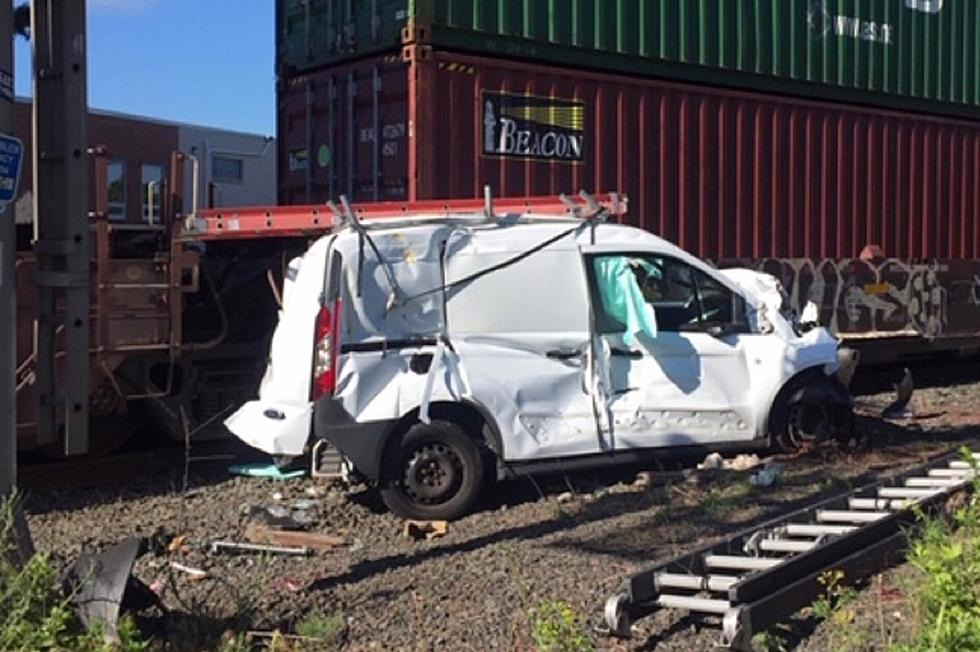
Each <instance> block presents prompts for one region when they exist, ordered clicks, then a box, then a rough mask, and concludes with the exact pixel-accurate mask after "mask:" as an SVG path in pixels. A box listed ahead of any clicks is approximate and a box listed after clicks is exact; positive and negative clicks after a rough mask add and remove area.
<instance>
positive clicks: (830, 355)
mask: <svg viewBox="0 0 980 652" xmlns="http://www.w3.org/2000/svg"><path fill="white" fill-rule="evenodd" d="M783 299H784V297H783V295H782V294H781V289H780V287H779V284H778V282H777V281H776V280H775V279H774V278H773V277H771V276H768V275H766V274H761V273H758V272H754V271H751V270H724V271H720V270H717V269H715V268H713V267H712V266H711V265H709V264H706V263H705V262H703V261H701V260H699V259H697V258H695V257H693V256H691V255H689V254H688V253H686V252H684V251H682V250H681V249H679V248H678V247H676V246H674V245H673V244H671V243H669V242H667V241H665V240H663V239H661V238H659V237H657V236H655V235H652V234H650V233H648V232H646V231H642V230H640V229H636V228H633V227H629V226H622V225H617V224H606V223H600V222H599V221H598V220H596V219H588V220H583V219H580V218H576V217H568V216H564V217H563V216H555V217H542V216H540V215H531V214H507V215H498V216H493V217H490V218H488V217H487V216H486V215H484V214H482V213H475V214H458V215H433V216H431V217H429V218H425V217H423V216H418V215H415V216H412V217H405V218H398V217H391V218H389V219H383V220H380V219H379V220H365V221H363V222H358V221H356V220H355V221H351V222H348V223H347V224H346V225H344V226H342V227H340V228H338V229H336V230H334V231H333V232H332V233H330V234H329V235H326V236H324V237H322V238H320V239H319V240H318V241H316V242H315V243H314V244H313V245H312V247H310V249H309V251H308V252H307V253H306V254H305V255H304V256H303V257H302V258H301V259H297V260H295V261H293V263H292V264H291V265H290V270H289V274H288V280H287V283H286V288H285V291H284V297H283V309H282V312H281V314H280V319H279V324H278V327H277V329H276V332H275V335H274V337H273V341H272V350H271V355H270V360H269V366H268V369H267V371H266V375H265V378H264V379H263V381H262V385H261V388H260V390H259V398H258V400H255V401H251V402H249V403H246V404H245V405H244V406H242V407H241V408H240V409H239V410H238V411H237V412H236V413H235V414H234V415H232V416H231V417H230V418H229V419H228V420H227V421H226V425H227V426H228V428H229V429H230V430H231V431H232V432H233V433H234V434H235V435H237V436H238V437H239V438H241V439H242V440H244V441H245V442H247V443H248V444H250V445H252V446H254V447H256V448H259V449H261V450H263V451H266V452H267V453H269V454H271V455H273V456H276V457H281V458H289V457H292V456H300V455H304V454H305V453H308V452H309V451H310V450H311V448H312V447H313V445H314V443H315V442H317V441H319V440H326V441H328V442H329V443H330V444H332V445H333V446H334V447H336V449H338V450H339V451H340V453H342V455H343V456H344V459H345V462H346V463H347V464H348V465H349V468H350V470H351V471H352V472H353V473H354V474H356V475H357V476H358V477H361V478H363V479H366V480H368V481H369V482H372V483H375V484H376V485H377V486H378V487H379V488H380V490H381V493H382V496H383V498H384V501H385V503H386V504H387V505H388V507H389V508H390V509H391V510H392V511H394V512H396V513H398V514H400V515H403V516H406V517H410V518H423V519H452V518H456V517H459V516H460V515H462V514H464V513H466V512H467V511H468V510H470V509H471V508H472V507H473V505H474V502H475V501H476V499H477V497H478V494H479V492H480V489H481V487H482V486H483V485H484V481H485V480H487V479H491V480H492V479H494V478H497V479H501V478H504V477H507V476H508V475H513V474H519V473H522V472H524V473H530V472H538V471H545V470H548V469H554V468H559V467H560V468H565V469H572V468H584V467H587V466H595V465H608V464H611V463H615V462H642V461H644V460H646V461H649V459H650V458H652V457H656V456H658V455H663V454H664V453H665V452H666V451H667V449H670V450H671V451H673V452H676V449H678V448H679V447H685V448H686V449H692V452H694V451H696V450H697V449H702V450H712V451H717V450H726V449H731V448H737V449H748V448H753V447H763V446H769V445H771V444H773V443H779V444H782V445H783V446H787V447H794V446H798V445H800V444H801V443H802V442H803V441H804V440H810V439H812V438H816V437H821V436H823V435H824V434H826V433H827V432H828V431H829V430H831V429H832V428H834V427H835V425H836V423H837V422H840V421H841V420H842V419H844V418H847V417H848V416H849V413H850V412H849V410H850V402H849V398H848V395H847V392H846V390H845V389H844V388H843V387H842V385H841V384H840V383H839V382H838V381H837V379H836V376H835V372H836V370H837V368H838V357H837V348H838V343H837V341H836V340H835V339H834V337H832V336H831V334H830V333H829V332H828V331H827V330H825V329H823V328H818V327H811V328H809V329H807V330H804V329H803V328H801V327H800V325H799V324H797V323H796V322H795V320H794V319H792V318H791V317H790V316H789V315H787V314H786V313H785V311H784V310H783Z"/></svg>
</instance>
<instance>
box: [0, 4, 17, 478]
mask: <svg viewBox="0 0 980 652" xmlns="http://www.w3.org/2000/svg"><path fill="white" fill-rule="evenodd" d="M13 40H14V12H13V5H12V4H11V3H10V2H9V0H0V74H4V73H6V74H10V75H13V72H14V65H13V64H14V56H13ZM13 131H14V103H13V98H7V97H0V133H3V134H8V135H10V134H13ZM14 212H15V211H14V206H13V205H11V206H8V207H7V210H6V211H5V212H4V213H3V214H0V314H2V317H0V446H2V448H0V497H6V496H7V495H8V494H9V493H10V492H11V490H12V489H13V487H14V485H16V484H17V414H16V410H17V384H16V381H15V379H14V376H15V375H16V369H17V314H16V310H17V287H16V280H15V276H14V274H15V271H14V270H15V266H14V265H15V262H16V261H15V259H14V257H15V256H16V255H17V250H16V240H17V225H16V224H15V220H14Z"/></svg>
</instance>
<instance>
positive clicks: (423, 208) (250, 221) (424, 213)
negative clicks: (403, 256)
mask: <svg viewBox="0 0 980 652" xmlns="http://www.w3.org/2000/svg"><path fill="white" fill-rule="evenodd" d="M627 207H628V200H627V198H626V197H625V196H624V195H621V194H619V193H615V192H612V193H605V194H597V195H590V194H588V193H586V192H584V191H583V192H581V193H579V195H578V196H577V197H568V196H565V195H560V196H558V197H555V196H552V195H548V196H538V197H500V198H496V199H491V198H490V197H489V195H486V196H485V197H483V198H481V199H431V200H422V201H413V202H369V203H358V204H350V209H351V211H352V212H353V213H354V215H356V217H357V219H358V220H365V219H389V218H390V219H393V220H400V219H405V218H412V217H436V218H439V217H443V218H445V217H451V216H456V215H475V216H479V215H483V216H485V217H486V216H488V215H493V216H494V217H499V216H504V215H514V214H520V215H532V216H537V217H541V218H544V219H547V218H554V217H562V218H568V217H572V218H578V219H588V220H591V219H595V218H596V217H598V216H600V215H608V216H612V217H614V218H619V217H622V216H623V215H625V214H626V210H627ZM194 217H195V219H193V220H191V221H189V223H188V224H186V225H184V226H183V228H182V229H181V231H180V239H182V240H189V241H194V240H198V241H202V240H203V241H207V240H245V239H258V238H309V237H316V236H318V235H322V234H324V233H327V232H329V231H331V230H332V229H334V228H335V227H337V226H340V225H341V223H342V219H341V217H340V216H339V215H338V214H337V212H335V211H334V210H333V209H332V208H331V207H330V206H329V205H327V204H317V205H297V206H243V207H236V208H216V209H208V210H203V211H200V212H198V213H197V215H195V216H194ZM488 219H492V218H488Z"/></svg>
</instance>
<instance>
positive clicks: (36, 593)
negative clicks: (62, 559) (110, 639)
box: [0, 497, 149, 652]
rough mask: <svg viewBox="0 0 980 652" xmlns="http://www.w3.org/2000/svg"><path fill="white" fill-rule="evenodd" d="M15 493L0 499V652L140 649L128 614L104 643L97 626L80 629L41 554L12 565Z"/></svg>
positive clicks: (121, 651) (128, 651) (139, 651)
mask: <svg viewBox="0 0 980 652" xmlns="http://www.w3.org/2000/svg"><path fill="white" fill-rule="evenodd" d="M15 501H16V497H13V498H7V499H4V500H3V501H2V502H0V650H4V651H5V652H36V651H37V650H57V651H58V652H110V651H111V652H143V651H144V650H146V649H147V648H148V647H149V643H148V642H146V641H143V640H141V637H140V634H139V632H138V630H137V628H136V625H135V624H134V623H133V622H132V620H130V619H128V618H121V619H120V620H119V623H118V632H119V638H120V643H119V644H117V645H109V644H107V643H105V640H104V638H103V635H102V631H101V629H99V628H94V629H92V630H88V631H86V630H85V629H84V628H83V627H82V626H81V623H80V622H78V620H77V618H75V615H74V611H73V609H72V606H71V596H67V597H66V596H65V595H64V593H63V592H62V590H61V582H60V579H59V577H58V573H57V572H56V571H55V569H54V567H53V565H52V564H51V562H50V560H49V559H48V557H47V556H46V555H43V554H35V555H34V556H32V557H31V558H30V559H28V560H27V561H26V563H24V564H23V565H20V564H15V563H14V560H15V559H16V558H17V557H18V555H17V554H16V551H15V547H14V543H13V541H14V506H15V504H16V503H15Z"/></svg>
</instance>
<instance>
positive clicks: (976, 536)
mask: <svg viewBox="0 0 980 652" xmlns="http://www.w3.org/2000/svg"><path fill="white" fill-rule="evenodd" d="M964 457H965V458H966V459H967V460H969V462H970V463H971V465H972V466H973V469H974V471H975V472H976V470H977V465H976V460H974V459H973V456H972V455H971V454H970V452H969V451H964ZM907 558H908V562H909V564H910V565H911V566H912V568H913V569H914V571H915V574H916V576H917V582H916V586H915V588H914V589H913V590H912V593H911V595H910V598H911V602H912V606H913V609H914V612H915V615H916V619H917V624H918V628H917V631H916V634H915V637H914V638H913V640H912V641H911V642H909V643H906V644H903V645H898V646H893V648H892V649H893V650H896V651H901V652H925V651H926V650H928V651H930V652H932V651H937V652H938V651H942V650H949V651H954V650H957V651H958V650H980V477H976V476H975V477H974V480H973V494H972V495H971V496H970V497H969V499H968V500H967V501H966V502H965V504H963V505H962V506H961V507H959V508H957V509H956V510H955V511H954V512H953V515H952V522H947V521H944V520H941V519H936V518H931V519H926V520H925V521H924V522H923V525H922V528H921V530H920V532H919V534H918V535H917V536H916V538H915V539H914V540H913V541H912V545H911V548H910V550H909V553H908V557H907Z"/></svg>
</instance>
